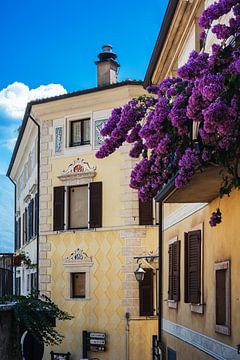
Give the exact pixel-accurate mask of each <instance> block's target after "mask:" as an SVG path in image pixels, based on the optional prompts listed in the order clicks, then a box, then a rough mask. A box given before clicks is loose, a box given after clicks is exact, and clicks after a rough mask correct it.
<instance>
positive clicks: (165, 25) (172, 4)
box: [143, 0, 179, 88]
mask: <svg viewBox="0 0 240 360" xmlns="http://www.w3.org/2000/svg"><path fill="white" fill-rule="evenodd" d="M178 3H179V0H169V3H168V7H167V10H166V12H165V16H164V19H163V22H162V26H161V28H160V32H159V34H158V38H157V41H156V44H155V46H154V49H153V53H152V56H151V59H150V62H149V65H148V68H147V72H146V75H145V78H144V82H143V86H144V87H145V88H146V87H147V86H148V85H150V84H151V83H152V76H153V74H154V71H155V69H156V65H157V62H158V59H159V57H160V54H161V52H162V49H163V46H164V43H165V40H166V37H167V34H168V31H169V29H170V26H171V23H172V19H173V17H174V14H175V11H176V8H177V5H178Z"/></svg>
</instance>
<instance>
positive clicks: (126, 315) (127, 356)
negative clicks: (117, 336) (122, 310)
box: [125, 312, 130, 360]
mask: <svg viewBox="0 0 240 360" xmlns="http://www.w3.org/2000/svg"><path fill="white" fill-rule="evenodd" d="M125 318H126V327H125V351H126V352H125V360H128V359H129V318H130V313H129V312H126V314H125Z"/></svg>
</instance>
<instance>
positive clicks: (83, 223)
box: [53, 182, 102, 231]
mask: <svg viewBox="0 0 240 360" xmlns="http://www.w3.org/2000/svg"><path fill="white" fill-rule="evenodd" d="M66 190H67V191H66ZM65 195H67V196H68V199H67V201H65ZM53 201H54V213H53V230H55V231H59V230H64V229H67V228H68V229H83V228H88V227H89V228H99V227H102V183H101V182H92V183H90V184H89V185H87V184H86V185H79V186H70V187H66V188H65V187H64V186H59V187H55V188H54V200H53ZM66 208H67V210H68V211H67V213H68V219H67V218H66V211H65V209H66Z"/></svg>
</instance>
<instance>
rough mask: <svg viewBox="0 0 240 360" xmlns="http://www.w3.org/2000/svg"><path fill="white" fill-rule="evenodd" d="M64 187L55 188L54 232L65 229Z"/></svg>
mask: <svg viewBox="0 0 240 360" xmlns="http://www.w3.org/2000/svg"><path fill="white" fill-rule="evenodd" d="M64 195H65V189H64V186H58V187H55V188H54V193H53V230H54V231H57V230H63V229H64V197H65V196H64Z"/></svg>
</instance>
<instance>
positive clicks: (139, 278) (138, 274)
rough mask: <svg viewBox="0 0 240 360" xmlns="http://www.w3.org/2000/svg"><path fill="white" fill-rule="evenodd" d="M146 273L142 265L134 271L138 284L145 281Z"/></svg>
mask: <svg viewBox="0 0 240 360" xmlns="http://www.w3.org/2000/svg"><path fill="white" fill-rule="evenodd" d="M145 273H146V271H145V270H143V269H142V268H141V265H139V266H138V268H137V270H136V271H134V275H135V278H136V280H137V281H138V282H140V281H143V280H144V275H145Z"/></svg>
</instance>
